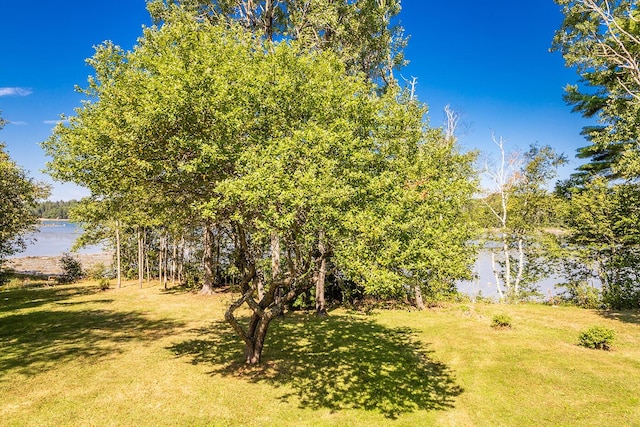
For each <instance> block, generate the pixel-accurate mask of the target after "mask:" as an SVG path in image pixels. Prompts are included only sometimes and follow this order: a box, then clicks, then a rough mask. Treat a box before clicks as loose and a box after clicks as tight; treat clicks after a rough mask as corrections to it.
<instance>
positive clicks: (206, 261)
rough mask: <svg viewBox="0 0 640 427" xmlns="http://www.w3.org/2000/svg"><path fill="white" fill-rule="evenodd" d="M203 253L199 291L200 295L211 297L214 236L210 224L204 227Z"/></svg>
mask: <svg viewBox="0 0 640 427" xmlns="http://www.w3.org/2000/svg"><path fill="white" fill-rule="evenodd" d="M203 233H204V236H203V237H204V242H203V243H204V248H203V249H204V252H203V255H202V266H203V270H204V274H203V277H202V289H201V290H200V294H202V295H211V294H213V276H214V266H213V263H214V256H213V247H214V242H213V240H214V235H213V230H212V229H211V225H210V224H206V225H205V226H204V231H203Z"/></svg>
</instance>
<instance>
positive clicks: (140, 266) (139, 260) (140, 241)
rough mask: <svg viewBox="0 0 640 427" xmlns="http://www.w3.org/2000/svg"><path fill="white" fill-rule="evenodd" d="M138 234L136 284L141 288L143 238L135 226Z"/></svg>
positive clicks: (142, 278) (142, 276)
mask: <svg viewBox="0 0 640 427" xmlns="http://www.w3.org/2000/svg"><path fill="white" fill-rule="evenodd" d="M136 229H137V230H136V231H137V234H138V284H139V285H140V289H142V281H143V280H144V240H143V234H142V230H141V229H140V227H136Z"/></svg>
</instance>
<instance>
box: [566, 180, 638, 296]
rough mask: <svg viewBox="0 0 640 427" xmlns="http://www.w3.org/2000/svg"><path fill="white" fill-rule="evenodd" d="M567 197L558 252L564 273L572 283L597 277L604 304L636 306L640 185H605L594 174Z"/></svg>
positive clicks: (605, 181)
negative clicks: (564, 232) (562, 234)
mask: <svg viewBox="0 0 640 427" xmlns="http://www.w3.org/2000/svg"><path fill="white" fill-rule="evenodd" d="M567 197H568V198H569V199H568V200H566V211H565V213H564V216H565V225H566V228H567V230H568V234H567V235H566V236H564V237H563V238H562V241H561V245H562V247H561V249H560V250H559V251H558V258H559V259H560V260H561V263H562V264H563V265H564V266H565V267H564V268H565V271H566V273H567V274H566V275H567V277H571V278H573V282H577V283H587V282H588V281H589V280H591V279H597V281H598V282H600V284H601V288H602V291H601V292H602V302H603V303H604V304H605V305H607V306H609V307H613V308H637V307H638V306H639V305H640V286H638V280H637V278H638V277H639V275H640V270H639V268H640V267H639V264H638V262H639V261H640V231H639V229H638V226H637V224H638V221H640V217H639V213H638V210H637V206H638V203H640V189H639V188H638V186H637V185H635V184H631V183H620V184H615V185H611V184H610V183H609V182H608V181H607V180H606V179H605V178H604V177H595V178H592V179H591V180H590V181H589V182H586V183H584V184H583V186H581V187H576V188H573V189H572V190H571V191H570V192H569V193H568V196H567ZM576 279H577V280H576ZM571 286H575V285H571ZM576 290H577V289H576Z"/></svg>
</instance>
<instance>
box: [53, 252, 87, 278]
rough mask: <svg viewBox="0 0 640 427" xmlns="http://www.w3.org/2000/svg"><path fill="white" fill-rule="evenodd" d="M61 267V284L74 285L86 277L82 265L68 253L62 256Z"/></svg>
mask: <svg viewBox="0 0 640 427" xmlns="http://www.w3.org/2000/svg"><path fill="white" fill-rule="evenodd" d="M59 265H60V267H61V268H62V274H61V275H60V277H59V278H58V282H59V283H73V282H77V281H78V280H80V279H82V278H83V277H84V272H83V271H82V264H80V261H78V260H77V259H75V258H74V257H72V256H71V255H69V254H68V253H65V254H63V255H62V258H60V261H59Z"/></svg>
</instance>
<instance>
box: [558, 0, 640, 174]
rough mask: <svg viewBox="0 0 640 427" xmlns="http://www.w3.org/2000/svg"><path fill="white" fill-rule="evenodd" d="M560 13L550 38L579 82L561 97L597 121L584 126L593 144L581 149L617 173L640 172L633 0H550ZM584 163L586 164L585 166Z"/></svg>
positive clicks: (637, 15) (639, 29) (639, 39)
mask: <svg viewBox="0 0 640 427" xmlns="http://www.w3.org/2000/svg"><path fill="white" fill-rule="evenodd" d="M555 1H556V3H557V4H559V5H560V6H562V11H563V13H564V15H565V19H564V22H563V24H562V26H561V28H560V29H559V30H558V31H557V33H556V36H555V39H554V48H555V49H557V50H559V51H560V52H561V53H562V54H563V56H564V58H565V61H566V63H567V65H568V66H572V67H576V69H577V71H578V73H579V74H580V77H581V85H580V86H578V85H570V86H568V87H567V94H566V100H567V101H568V102H569V103H570V104H572V105H573V106H574V110H575V111H578V112H580V113H582V114H583V115H584V116H586V117H596V118H598V119H599V121H600V125H599V126H590V127H588V128H585V135H586V136H587V139H588V140H589V141H590V142H591V143H593V144H595V145H596V146H597V148H595V149H590V148H585V149H583V150H582V152H581V153H582V154H583V155H586V156H589V155H590V154H593V156H594V160H595V162H594V166H595V167H596V168H598V167H599V165H600V164H601V163H602V161H603V157H602V156H603V155H605V158H604V159H605V160H606V161H605V163H609V164H610V166H612V170H613V172H615V173H616V175H619V176H626V177H630V178H636V177H638V176H640V146H639V145H638V139H639V136H640V133H639V131H638V129H640V95H639V94H640V11H639V10H638V3H637V2H636V1H634V0H555ZM586 169H587V170H588V169H590V167H589V166H587V167H586Z"/></svg>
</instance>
